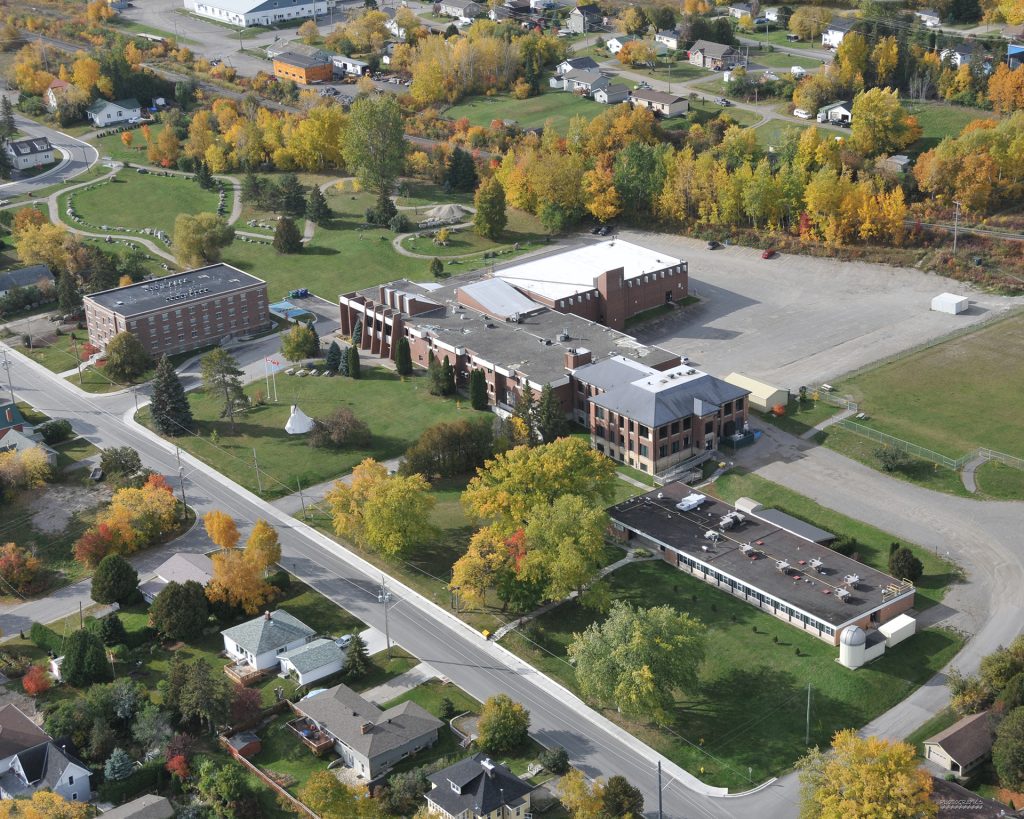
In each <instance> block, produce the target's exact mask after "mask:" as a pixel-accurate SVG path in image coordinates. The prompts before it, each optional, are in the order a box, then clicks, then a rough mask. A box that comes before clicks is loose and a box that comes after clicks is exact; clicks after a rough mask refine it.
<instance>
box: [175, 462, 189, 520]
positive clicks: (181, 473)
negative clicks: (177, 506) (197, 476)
mask: <svg viewBox="0 0 1024 819" xmlns="http://www.w3.org/2000/svg"><path fill="white" fill-rule="evenodd" d="M174 456H175V457H176V458H177V459H178V486H180V487H181V518H182V520H185V519H186V518H188V502H187V501H186V500H185V468H184V467H183V466H182V465H181V450H180V449H178V447H175V448H174Z"/></svg>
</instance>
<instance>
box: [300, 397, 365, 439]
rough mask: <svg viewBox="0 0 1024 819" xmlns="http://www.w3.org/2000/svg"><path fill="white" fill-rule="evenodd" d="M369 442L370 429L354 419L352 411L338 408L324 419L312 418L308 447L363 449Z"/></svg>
mask: <svg viewBox="0 0 1024 819" xmlns="http://www.w3.org/2000/svg"><path fill="white" fill-rule="evenodd" d="M369 442H370V428H369V427H368V426H367V425H366V424H365V423H364V422H363V421H361V420H359V419H358V418H356V416H355V414H354V413H353V412H352V410H350V409H348V408H347V407H338V409H336V410H335V411H334V412H333V413H331V414H330V415H329V416H327V417H326V418H314V419H313V429H312V431H311V432H310V434H309V445H310V446H312V447H317V448H327V449H341V448H342V447H346V446H353V447H364V446H366V445H367V444H368V443H369Z"/></svg>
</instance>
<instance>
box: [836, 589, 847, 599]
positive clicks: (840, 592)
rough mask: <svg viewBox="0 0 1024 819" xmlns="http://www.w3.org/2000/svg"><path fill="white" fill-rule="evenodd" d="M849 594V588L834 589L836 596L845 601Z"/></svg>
mask: <svg viewBox="0 0 1024 819" xmlns="http://www.w3.org/2000/svg"><path fill="white" fill-rule="evenodd" d="M849 596H850V591H849V589H836V597H838V598H839V599H840V600H843V601H846V600H847V599H848V598H849Z"/></svg>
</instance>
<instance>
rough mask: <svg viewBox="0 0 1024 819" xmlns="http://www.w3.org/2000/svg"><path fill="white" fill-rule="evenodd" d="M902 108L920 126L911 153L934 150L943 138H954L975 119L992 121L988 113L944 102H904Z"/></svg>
mask: <svg viewBox="0 0 1024 819" xmlns="http://www.w3.org/2000/svg"><path fill="white" fill-rule="evenodd" d="M904 107H905V108H906V109H907V111H908V112H909V113H911V114H913V115H914V116H915V117H917V122H918V124H919V125H920V126H921V138H920V139H919V140H918V141H917V142H915V143H914V144H913V145H912V146H911V148H910V149H911V151H912V152H913V153H924V152H925V151H927V150H928V149H929V148H934V147H935V146H936V145H938V144H939V142H941V141H942V138H943V137H947V136H956V135H957V134H959V133H960V132H961V131H962V130H963V129H964V126H965V125H967V123H969V122H973V121H974V120H976V119H993V114H992V113H991V112H990V111H982V110H981V109H979V108H968V107H966V106H963V105H953V104H951V103H944V102H906V103H905V104H904Z"/></svg>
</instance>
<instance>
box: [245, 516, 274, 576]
mask: <svg viewBox="0 0 1024 819" xmlns="http://www.w3.org/2000/svg"><path fill="white" fill-rule="evenodd" d="M245 559H246V560H247V561H248V562H249V563H250V564H252V565H253V566H255V567H256V568H257V569H258V570H259V571H261V572H263V573H264V574H266V573H267V572H268V571H270V568H271V566H273V565H274V564H275V563H277V562H278V561H279V560H280V559H281V541H280V540H279V538H278V536H277V530H276V529H274V527H273V526H271V525H270V524H269V523H267V522H266V521H265V520H264V519H263V518H260V519H259V520H257V521H256V524H255V525H254V526H253V527H252V532H250V533H249V539H248V540H246V541H245Z"/></svg>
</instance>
